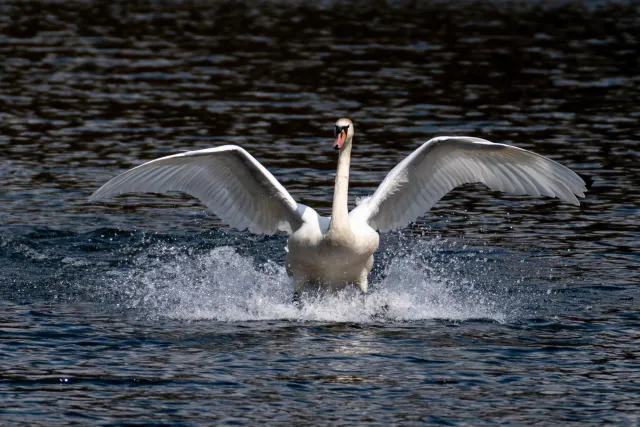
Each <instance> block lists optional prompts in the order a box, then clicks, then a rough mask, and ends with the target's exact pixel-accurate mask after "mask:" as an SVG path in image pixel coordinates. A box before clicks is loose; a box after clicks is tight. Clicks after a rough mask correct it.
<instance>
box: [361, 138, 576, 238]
mask: <svg viewBox="0 0 640 427" xmlns="http://www.w3.org/2000/svg"><path fill="white" fill-rule="evenodd" d="M473 182H481V183H483V184H485V185H486V186H487V187H489V188H490V189H492V190H499V191H504V192H506V193H511V194H528V195H531V196H550V197H558V198H559V199H561V200H564V201H565V202H569V203H572V204H574V205H579V204H580V203H579V202H578V200H577V199H576V197H575V196H576V195H577V196H580V197H584V191H586V188H585V183H584V181H583V180H582V178H580V177H579V176H578V175H576V174H575V173H574V172H573V171H571V170H570V169H568V168H567V167H565V166H562V165H561V164H559V163H556V162H554V161H553V160H550V159H547V158H546V157H543V156H541V155H539V154H536V153H533V152H531V151H527V150H523V149H522V148H517V147H513V146H509V145H504V144H495V143H492V142H490V141H487V140H484V139H480V138H472V137H465V136H461V137H452V136H441V137H437V138H433V139H431V140H429V141H427V142H425V143H424V144H422V146H420V148H418V149H417V150H416V151H414V152H413V153H411V155H409V156H408V157H407V158H406V159H404V160H403V161H402V162H400V163H399V164H398V165H397V166H396V167H395V168H393V170H391V172H389V174H388V175H387V176H386V178H385V179H384V181H382V183H381V184H380V186H379V187H378V189H377V190H376V191H375V193H373V195H372V196H371V197H368V198H367V199H364V200H363V201H362V202H361V203H360V204H359V205H358V206H357V207H356V208H355V209H354V210H353V211H351V213H350V216H351V217H352V218H358V219H359V220H364V221H367V223H368V224H369V225H370V226H371V227H372V228H374V229H376V230H380V231H390V230H397V229H399V228H402V227H405V226H407V225H408V224H409V223H410V222H411V221H415V220H416V219H417V218H418V217H420V216H422V215H424V214H425V213H426V212H427V211H429V209H431V208H432V207H433V205H435V204H436V203H437V202H438V200H440V199H441V198H442V197H443V196H444V195H445V194H447V193H448V192H449V191H451V190H453V189H454V188H456V187H457V186H459V185H462V184H467V183H473Z"/></svg>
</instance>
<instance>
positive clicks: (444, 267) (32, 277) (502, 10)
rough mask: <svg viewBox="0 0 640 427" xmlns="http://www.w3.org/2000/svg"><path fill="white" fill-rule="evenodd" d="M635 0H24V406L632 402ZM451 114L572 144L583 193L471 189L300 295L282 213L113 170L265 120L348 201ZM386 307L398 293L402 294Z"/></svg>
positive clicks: (12, 34) (10, 338) (270, 409)
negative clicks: (226, 203) (238, 212)
mask: <svg viewBox="0 0 640 427" xmlns="http://www.w3.org/2000/svg"><path fill="white" fill-rule="evenodd" d="M638 16H640V15H639V14H638V6H637V5H636V4H634V3H624V2H621V3H604V2H586V3H573V2H545V3H537V2H530V3H527V4H526V5H520V4H516V3H504V2H492V3H487V4H470V3H468V2H447V3H446V4H445V3H430V4H410V3H403V2H392V3H390V4H385V3H376V4H375V5H373V6H371V5H368V4H367V3H362V2H361V3H357V2H356V3H350V2H335V3H334V2H327V3H322V4H319V5H315V6H312V5H310V4H306V5H305V4H303V3H296V2H276V1H270V2H255V3H254V2H244V3H235V2H231V3H228V2H220V3H213V2H194V3H192V4H188V5H185V4H181V3H180V2H168V1H163V2H158V3H153V4H142V3H141V4H129V2H125V1H109V2H99V1H94V2H83V3H74V4H71V3H60V2H48V1H30V2H23V1H19V2H12V1H5V2H3V3H2V4H0V67H1V68H0V69H1V70H2V74H1V76H2V78H1V79H0V154H1V156H2V157H1V159H2V161H1V162H0V184H1V186H0V206H1V207H2V208H1V209H0V265H2V267H1V271H2V276H1V280H0V424H3V425H12V424H15V425H17V424H23V425H62V424H72V423H79V424H91V425H113V424H144V423H149V424H163V423H166V424H172V425H196V424H214V423H215V424H255V423H256V422H269V423H273V424H277V423H279V424H284V425H290V424H303V423H308V424H320V425H326V424H342V425H345V424H349V425H352V424H381V425H388V424H390V423H396V424H414V423H415V424H417V423H434V424H449V425H462V424H473V425H478V424H490V423H505V424H532V423H540V424H543V425H550V424H557V423H564V424H576V425H585V424H616V425H637V423H638V420H639V414H640V404H639V403H638V402H640V400H639V399H638V395H640V369H639V366H640V365H639V362H638V358H639V356H640V352H639V350H638V349H639V343H640V335H639V333H638V331H639V330H640V329H638V326H640V317H639V315H638V311H639V310H638V309H639V308H640V306H639V303H638V302H639V301H640V292H639V284H640V271H639V268H638V266H639V260H640V256H639V253H640V231H639V230H640V227H639V226H640V222H639V221H638V215H639V214H640V191H639V190H638V189H639V188H640V178H639V177H640V162H638V153H639V151H640V150H639V143H638V141H639V140H640V127H639V126H638V122H639V120H640V109H638V101H639V100H640V79H639V78H638V75H640V72H639V71H640V70H639V63H638V57H639V55H640V52H639V49H640V40H639V34H640V19H639V18H638ZM343 116H346V117H349V118H351V119H352V120H354V123H355V129H356V139H355V140H354V143H355V147H354V154H353V164H352V179H351V196H352V197H351V199H352V200H351V202H352V204H353V203H354V201H355V198H356V197H358V196H364V195H367V194H370V193H371V192H372V191H373V190H374V189H375V187H376V185H377V184H378V183H379V182H380V180H381V179H383V178H384V176H385V174H386V172H388V171H389V170H390V169H391V168H392V167H393V166H394V165H395V164H397V162H399V161H400V160H401V159H402V158H404V156H406V155H407V154H409V153H410V152H411V150H413V149H414V148H415V147H417V146H418V144H419V143H421V142H423V141H426V140H428V139H430V138H432V137H434V136H437V135H448V134H449V135H451V134H458V135H460V134H468V135H473V136H478V137H482V138H486V139H489V140H492V141H495V142H506V143H510V144H515V145H518V146H520V147H523V148H527V149H531V150H534V151H536V152H539V153H541V154H544V155H546V156H549V157H551V158H553V159H554V160H557V161H559V162H561V163H563V164H565V165H567V166H569V167H571V168H572V169H573V170H575V171H576V172H578V173H580V174H581V175H583V176H585V177H587V178H588V180H589V181H591V186H590V188H589V192H588V194H587V198H586V199H584V200H583V201H582V204H581V206H580V207H579V208H576V207H573V206H571V205H568V204H563V203H560V202H558V201H557V200H552V199H533V198H527V197H515V196H506V195H502V194H499V193H495V192H489V191H487V190H486V189H483V188H481V187H480V186H474V185H470V186H465V187H462V188H460V189H457V190H456V191H454V192H452V193H451V194H449V195H448V196H446V197H445V198H444V199H443V200H442V201H441V202H440V203H438V205H436V207H435V208H434V209H433V210H432V211H431V212H430V213H429V214H427V215H426V216H425V217H424V218H423V219H421V220H420V221H418V222H417V223H415V224H412V225H411V226H410V227H408V228H407V229H405V230H403V231H402V232H401V233H390V234H385V235H383V236H382V239H381V248H380V250H379V252H378V255H377V261H376V266H375V267H374V270H373V272H372V277H371V288H372V289H371V294H370V295H369V296H368V298H367V299H366V300H365V301H364V302H363V301H361V300H360V298H359V297H358V296H357V295H356V293H355V292H352V291H346V292H345V293H342V294H339V295H336V296H329V297H324V298H320V297H317V298H314V299H311V300H309V301H307V302H306V303H305V305H304V306H303V307H302V308H301V309H297V308H296V307H294V306H293V305H292V304H291V301H290V299H291V284H290V282H289V279H288V278H287V275H286V273H285V272H284V269H283V267H282V265H283V259H284V245H285V237H283V236H271V237H265V236H251V235H249V234H247V233H245V232H237V231H233V230H229V229H228V228H226V227H224V225H223V224H220V223H219V221H218V220H217V219H216V218H215V217H213V216H212V215H209V214H207V213H206V211H205V209H204V207H203V205H201V204H200V203H198V202H197V201H196V200H194V199H192V198H190V197H188V196H184V195H179V194H173V195H166V196H149V195H131V196H124V197H120V198H117V199H111V200H108V201H104V202H99V203H89V202H88V201H87V198H88V196H89V195H90V194H91V193H92V192H93V191H94V190H95V189H96V188H98V187H99V186H100V185H101V184H103V183H104V182H106V181H107V180H108V179H109V178H111V177H113V176H115V175H116V174H118V173H119V172H122V171H124V170H126V169H128V168H130V167H133V166H135V165H137V164H140V163H141V162H143V161H145V160H150V159H153V158H156V157H159V156H162V155H166V154H170V153H175V152H177V151H179V150H185V149H200V148H206V147H210V146H216V145H221V144H224V143H235V144H239V145H242V146H243V147H244V148H246V149H247V150H248V151H249V152H251V153H252V154H253V155H254V156H255V157H256V158H257V159H259V160H260V161H261V162H262V163H263V164H264V165H265V166H266V167H268V168H269V169H270V170H271V171H272V172H273V173H274V174H275V175H276V177H277V178H278V179H279V180H280V181H281V182H282V184H283V185H284V186H285V187H286V188H287V189H289V191H290V192H291V194H292V196H293V197H294V198H295V199H296V200H297V201H299V202H301V203H304V204H307V205H310V206H313V207H315V208H317V210H318V211H319V212H320V213H321V214H324V215H327V214H329V212H330V203H331V194H332V189H333V174H334V172H335V164H336V154H335V152H334V151H333V150H332V149H331V143H332V129H333V123H334V122H335V120H336V119H337V118H339V117H343ZM385 305H386V306H388V310H387V311H386V312H385V311H383V310H381V307H383V306H385Z"/></svg>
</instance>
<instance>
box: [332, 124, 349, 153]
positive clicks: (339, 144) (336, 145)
mask: <svg viewBox="0 0 640 427" xmlns="http://www.w3.org/2000/svg"><path fill="white" fill-rule="evenodd" d="M345 139H347V133H346V132H345V131H344V129H343V130H341V131H340V133H339V134H338V136H336V140H335V142H334V143H333V149H334V150H339V149H341V148H342V146H343V145H344V141H345Z"/></svg>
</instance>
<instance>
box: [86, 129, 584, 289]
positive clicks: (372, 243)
mask: <svg viewBox="0 0 640 427" xmlns="http://www.w3.org/2000/svg"><path fill="white" fill-rule="evenodd" d="M335 126H336V129H335V136H336V139H335V142H334V149H336V150H338V151H339V156H338V168H337V172H336V180H335V189H334V200H333V206H332V212H331V216H330V217H323V216H320V215H318V213H317V212H316V211H315V210H313V209H312V208H310V207H308V206H305V205H302V204H299V203H296V201H295V200H294V199H293V197H291V195H290V194H289V193H288V192H287V190H286V189H285V188H284V187H283V186H282V185H281V184H280V183H279V182H278V180H277V179H276V178H275V177H274V176H273V175H272V174H271V173H270V172H269V171H268V170H267V169H266V168H265V167H264V166H262V165H261V164H260V163H259V162H258V161H257V160H256V159H255V158H253V156H251V155H250V154H249V153H248V152H247V151H245V150H244V149H242V148H240V147H238V146H235V145H225V146H222V147H216V148H208V149H204V150H197V151H188V152H184V153H180V154H174V155H172V156H167V157H162V158H159V159H156V160H152V161H150V162H147V163H144V164H142V165H140V166H138V167H135V168H133V169H130V170H128V171H126V172H124V173H122V174H120V175H118V176H116V177H115V178H113V179H111V180H110V181H108V182H107V183H106V184H104V185H103V186H102V187H100V188H99V189H98V190H97V191H96V192H95V193H93V195H92V196H91V197H90V200H97V199H101V198H105V197H109V196H112V195H116V194H121V193H130V192H151V193H163V192H167V191H182V192H185V193H188V194H190V195H192V196H194V197H196V198H198V199H199V200H201V201H202V202H203V203H204V204H205V205H207V207H208V208H209V209H210V210H211V211H213V212H214V213H215V214H216V215H217V216H218V217H220V219H221V220H222V221H224V222H226V223H227V224H229V225H231V226H232V227H234V228H237V229H240V230H244V229H248V230H249V231H250V232H252V233H256V234H273V233H276V232H278V231H281V232H285V233H287V234H288V235H289V240H288V242H287V248H286V250H287V256H286V269H287V273H288V274H289V275H290V276H292V278H293V290H294V296H296V295H299V293H300V292H301V291H302V288H303V286H304V285H305V283H308V282H313V283H317V284H320V285H323V286H325V287H326V288H328V289H340V288H343V287H345V286H346V285H348V284H350V283H353V284H356V285H357V286H358V287H359V288H360V290H361V291H362V292H363V293H366V292H367V289H368V285H367V275H368V274H369V272H370V271H371V268H372V267H373V254H374V253H375V251H376V250H377V249H378V243H379V236H378V232H379V231H391V230H397V229H400V228H402V227H405V226H407V225H408V224H409V223H410V222H412V221H415V220H416V219H417V218H418V217H420V216H422V215H424V213H426V212H427V211H429V210H430V209H431V208H432V207H433V205H435V204H436V203H437V202H438V200H440V199H441V198H442V197H443V196H444V195H445V194H447V193H448V192H449V191H451V190H453V189H454V188H455V187H457V186H459V185H462V184H465V183H474V182H481V183H483V184H485V185H486V186H487V187H489V188H490V189H492V190H498V191H504V192H507V193H511V194H528V195H532V196H549V197H557V198H559V199H561V200H563V201H565V202H568V203H571V204H574V205H579V202H578V200H577V199H576V196H579V197H584V191H586V188H585V183H584V181H583V180H582V179H581V178H580V177H579V176H578V175H577V174H575V173H574V172H572V171H571V170H570V169H568V168H566V167H565V166H562V165H560V164H559V163H556V162H554V161H553V160H550V159H547V158H546V157H543V156H541V155H539V154H536V153H533V152H531V151H527V150H524V149H521V148H517V147H513V146H509V145H504V144H496V143H492V142H490V141H487V140H484V139H480V138H473V137H464V136H459V137H453V136H441V137H437V138H433V139H431V140H429V141H427V142H425V143H424V144H422V145H421V146H420V147H418V149H416V150H415V151H414V152H413V153H411V154H410V155H409V156H408V157H406V158H405V159H404V160H403V161H402V162H400V163H399V164H398V165H397V166H396V167H395V168H393V169H392V170H391V172H389V174H388V175H387V176H386V178H385V179H384V180H383V181H382V183H381V184H380V186H378V188H377V189H376V191H375V192H374V193H373V195H371V196H370V197H367V198H366V199H364V200H362V201H361V202H360V203H359V204H358V206H357V207H356V208H354V209H353V210H352V211H351V212H348V204H347V202H348V184H349V166H350V160H351V147H352V140H353V135H354V127H353V123H352V122H351V120H349V119H340V120H338V121H337V122H336V124H335Z"/></svg>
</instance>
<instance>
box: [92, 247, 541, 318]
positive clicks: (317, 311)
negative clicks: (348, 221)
mask: <svg viewBox="0 0 640 427" xmlns="http://www.w3.org/2000/svg"><path fill="white" fill-rule="evenodd" d="M464 249H466V247H464ZM385 253H386V256H385ZM385 253H383V254H382V255H383V256H381V257H379V258H380V261H379V263H380V264H381V265H382V266H381V267H379V269H378V272H377V273H376V274H374V277H373V280H372V286H371V291H370V293H369V295H367V297H366V298H365V299H364V300H363V299H362V298H361V297H360V296H359V295H358V293H357V291H356V290H355V288H348V289H346V290H344V291H342V292H339V293H337V294H332V295H309V296H308V297H307V298H306V299H305V301H304V304H303V305H302V307H296V306H295V305H294V304H293V303H292V301H291V297H292V294H291V292H292V290H291V281H290V279H289V277H287V274H286V272H285V270H284V268H283V267H282V266H280V265H278V264H276V263H274V262H272V261H267V262H264V263H261V264H257V263H256V262H255V261H254V259H253V257H251V256H243V255H241V254H239V253H238V252H237V251H236V250H235V249H234V248H232V247H229V246H223V247H217V248H215V249H212V250H209V251H207V252H204V253H201V254H196V255H194V254H193V253H192V250H191V249H185V248H184V247H180V246H172V245H168V244H166V243H160V244H157V245H153V246H151V247H149V248H148V249H147V250H146V251H144V252H143V253H141V254H139V255H138V256H137V257H136V258H135V259H134V260H133V263H132V265H131V267H130V268H126V269H122V268H119V269H117V270H112V271H110V272H109V273H108V275H107V277H106V279H105V280H104V283H103V285H105V286H103V291H104V294H103V297H106V296H108V297H109V298H111V299H113V298H115V299H116V300H117V301H118V306H119V307H121V308H125V309H128V310H130V311H133V312H134V313H136V314H137V315H140V316H143V317H151V318H171V319H183V320H204V319H210V320H218V321H251V320H269V319H290V320H300V321H336V322H362V323H366V322H381V321H411V320H422V319H434V318H435V319H447V320H454V321H460V320H468V319H490V320H492V321H497V322H509V321H513V320H515V319H516V318H517V317H518V316H519V315H520V314H521V311H522V306H523V302H524V301H523V295H522V294H521V293H517V292H516V293H514V292H513V289H511V290H509V289H508V287H509V286H511V287H517V285H518V283H517V282H518V280H513V281H511V279H509V280H506V279H505V277H502V278H500V277H496V274H495V273H493V272H492V268H493V267H491V266H490V264H491V262H490V260H489V259H488V258H487V257H486V254H482V253H479V252H477V251H469V252H464V251H463V250H457V251H455V252H452V251H451V250H450V248H448V247H447V244H446V242H444V241H441V240H440V239H434V240H432V241H428V242H425V241H421V242H418V243H415V244H412V245H410V247H406V246H405V247H404V250H403V251H402V253H403V254H400V255H398V252H397V251H396V250H388V251H386V252H385ZM497 276H499V275H497ZM502 282H508V283H502ZM529 295H532V294H531V293H529Z"/></svg>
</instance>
